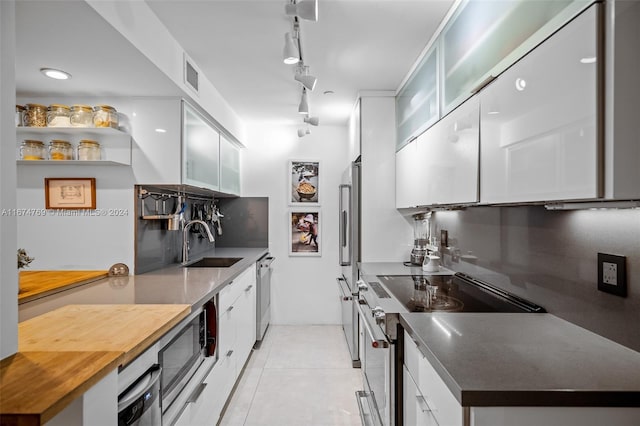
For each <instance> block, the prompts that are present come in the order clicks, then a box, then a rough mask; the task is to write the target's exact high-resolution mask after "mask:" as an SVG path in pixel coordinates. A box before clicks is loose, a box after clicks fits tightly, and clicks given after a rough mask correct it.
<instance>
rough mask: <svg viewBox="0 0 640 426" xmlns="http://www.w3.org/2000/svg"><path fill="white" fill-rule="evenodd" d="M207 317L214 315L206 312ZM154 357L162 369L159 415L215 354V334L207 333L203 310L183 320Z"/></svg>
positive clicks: (205, 317)
mask: <svg viewBox="0 0 640 426" xmlns="http://www.w3.org/2000/svg"><path fill="white" fill-rule="evenodd" d="M208 310H209V313H210V315H211V314H213V315H215V313H212V312H215V311H212V310H211V309H210V308H209V309H208ZM168 337H169V338H170V341H168V342H166V343H164V345H163V347H162V349H160V352H159V353H158V360H159V362H160V366H161V367H162V374H161V396H162V411H163V412H165V411H166V410H167V409H168V408H169V407H170V406H171V404H172V403H173V402H174V400H175V399H176V397H177V396H178V395H179V394H180V392H181V391H182V389H183V388H184V387H185V385H186V384H187V382H188V381H189V380H190V379H191V377H192V376H193V374H194V373H195V372H196V370H197V369H198V367H200V365H201V364H202V363H203V361H204V360H205V358H206V357H208V356H210V355H209V350H210V349H213V350H212V354H215V330H212V331H211V332H210V333H209V334H208V333H207V310H205V309H202V310H200V312H199V313H196V314H195V315H193V316H191V317H190V318H188V319H187V321H186V323H184V325H183V326H182V328H180V329H179V331H178V332H177V333H175V335H172V336H168Z"/></svg>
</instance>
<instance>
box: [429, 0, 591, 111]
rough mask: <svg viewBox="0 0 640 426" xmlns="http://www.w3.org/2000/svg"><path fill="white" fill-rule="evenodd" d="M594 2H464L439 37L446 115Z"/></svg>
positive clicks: (493, 0)
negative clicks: (485, 82)
mask: <svg viewBox="0 0 640 426" xmlns="http://www.w3.org/2000/svg"><path fill="white" fill-rule="evenodd" d="M590 2H591V0H589V1H587V0H536V1H531V0H485V1H477V0H465V1H464V2H463V3H462V4H461V5H460V7H459V8H458V9H457V10H456V12H455V13H454V15H453V16H452V18H451V20H450V21H449V23H448V24H447V25H446V26H445V28H444V29H443V31H442V33H441V35H440V43H441V58H442V68H441V69H442V112H443V114H446V113H448V112H449V111H451V110H453V109H454V108H455V107H456V106H458V105H460V104H461V103H462V102H464V100H465V99H467V98H468V97H470V96H471V95H472V94H473V93H475V91H477V89H478V88H481V87H482V84H483V82H484V81H487V80H488V79H489V80H490V79H491V78H492V77H496V76H497V75H498V74H500V73H501V72H503V71H504V70H505V69H507V68H508V67H509V66H510V65H511V64H513V63H514V62H515V61H517V60H518V59H519V58H520V57H522V56H523V55H524V54H526V52H528V51H529V50H531V49H533V48H534V47H535V46H536V45H538V44H539V43H541V42H542V41H543V40H544V39H545V38H547V37H549V36H550V35H551V34H552V33H553V32H554V31H555V30H556V29H557V28H559V27H560V26H561V25H562V24H563V23H564V22H566V21H567V19H569V18H570V17H571V16H573V15H575V14H576V13H577V12H578V11H579V10H580V9H582V8H584V7H585V5H586V4H588V3H590Z"/></svg>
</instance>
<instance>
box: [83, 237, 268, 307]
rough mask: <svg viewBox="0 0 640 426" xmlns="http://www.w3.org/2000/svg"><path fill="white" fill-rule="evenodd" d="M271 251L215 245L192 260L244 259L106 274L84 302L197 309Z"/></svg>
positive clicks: (89, 286) (88, 293)
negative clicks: (205, 265) (223, 265)
mask: <svg viewBox="0 0 640 426" xmlns="http://www.w3.org/2000/svg"><path fill="white" fill-rule="evenodd" d="M268 251H269V250H268V249H267V248H216V249H212V250H210V251H208V252H206V253H204V254H202V255H200V256H197V257H196V258H194V259H193V260H197V259H198V258H200V257H241V258H242V260H240V261H239V262H238V263H236V264H235V265H233V266H231V267H228V268H189V267H183V266H181V265H177V264H176V265H171V266H168V267H166V268H162V269H158V270H155V271H151V272H147V273H144V274H140V275H130V276H126V277H109V278H105V279H102V280H100V281H95V282H93V283H90V284H88V285H87V292H86V293H87V296H86V297H87V301H86V302H85V303H100V304H101V303H113V304H130V303H135V304H190V305H191V309H192V310H195V309H197V308H199V307H200V306H202V305H203V304H204V303H205V302H206V301H208V300H209V299H211V298H212V297H213V296H215V295H216V293H218V292H219V291H220V290H221V289H222V288H223V287H224V286H225V285H227V284H229V283H230V282H231V281H232V280H233V279H234V278H235V277H236V276H238V275H239V274H240V273H241V272H242V271H244V270H246V269H247V268H248V267H250V266H252V265H253V264H255V262H256V261H257V260H258V259H259V258H260V257H262V256H263V255H265V254H266V253H268ZM89 289H90V290H89ZM75 291H76V292H77V291H82V289H79V288H76V289H75Z"/></svg>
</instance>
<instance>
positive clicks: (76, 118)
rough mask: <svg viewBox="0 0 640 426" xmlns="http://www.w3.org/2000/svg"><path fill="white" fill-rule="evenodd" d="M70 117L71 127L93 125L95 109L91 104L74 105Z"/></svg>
mask: <svg viewBox="0 0 640 426" xmlns="http://www.w3.org/2000/svg"><path fill="white" fill-rule="evenodd" d="M69 119H70V122H71V127H92V126H93V110H92V109H91V107H90V106H89V105H79V104H78V105H72V106H71V116H70V117H69Z"/></svg>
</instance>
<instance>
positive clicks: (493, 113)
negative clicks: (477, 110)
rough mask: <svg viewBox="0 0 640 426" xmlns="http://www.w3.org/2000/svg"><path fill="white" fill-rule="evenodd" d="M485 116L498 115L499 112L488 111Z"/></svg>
mask: <svg viewBox="0 0 640 426" xmlns="http://www.w3.org/2000/svg"><path fill="white" fill-rule="evenodd" d="M487 114H488V115H496V114H500V111H488V112H487Z"/></svg>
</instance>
